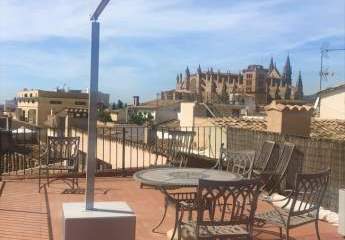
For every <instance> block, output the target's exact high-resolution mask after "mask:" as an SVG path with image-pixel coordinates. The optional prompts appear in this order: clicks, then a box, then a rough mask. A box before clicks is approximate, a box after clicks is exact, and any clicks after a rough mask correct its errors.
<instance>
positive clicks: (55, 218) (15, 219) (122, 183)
mask: <svg viewBox="0 0 345 240" xmlns="http://www.w3.org/2000/svg"><path fill="white" fill-rule="evenodd" d="M37 186H38V183H37V180H18V181H8V182H6V185H5V187H4V190H3V193H2V195H1V196H0V240H5V239H6V240H12V239H16V240H29V239H42V240H43V239H44V240H53V239H54V240H60V239H62V238H61V227H62V226H61V223H62V221H61V217H62V203H63V202H81V201H84V195H83V194H62V192H63V190H64V189H65V188H66V187H67V185H65V184H64V183H63V182H62V181H56V182H54V183H52V184H50V187H47V188H46V191H44V190H42V191H41V193H38V191H37V190H38V188H37ZM80 186H81V187H82V188H83V187H84V186H85V181H84V180H83V179H81V180H80ZM95 187H96V190H95V199H96V201H126V202H127V203H128V204H129V206H131V207H132V208H133V210H134V211H135V213H136V215H137V225H136V239H137V240H151V239H153V240H156V239H157V240H162V239H166V232H167V231H168V230H169V229H170V228H172V226H173V218H174V212H173V209H169V211H168V215H167V218H166V222H165V223H164V224H163V225H162V226H161V229H159V231H160V232H161V233H152V232H151V229H152V228H153V227H154V226H155V224H157V223H158V222H159V220H160V218H161V216H162V212H163V196H162V194H161V193H160V192H159V191H157V190H153V189H140V187H139V184H138V183H137V182H135V181H134V180H132V178H129V177H128V178H97V179H96V186H95ZM259 208H261V209H262V208H265V206H263V205H260V207H259ZM259 210H260V209H259ZM320 232H321V238H322V239H325V240H333V239H334V240H336V239H339V240H341V239H343V238H342V237H341V236H339V235H338V234H337V231H336V227H334V226H332V225H330V224H327V223H325V222H321V224H320ZM291 237H292V238H291V239H298V240H312V239H316V235H315V229H314V225H313V224H309V225H306V226H303V227H300V228H297V229H295V230H292V232H291ZM256 239H258V240H259V239H269V240H273V239H279V234H278V229H275V228H268V229H267V231H266V232H262V231H261V230H260V232H258V231H256Z"/></svg>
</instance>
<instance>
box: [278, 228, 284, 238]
mask: <svg viewBox="0 0 345 240" xmlns="http://www.w3.org/2000/svg"><path fill="white" fill-rule="evenodd" d="M279 236H280V239H283V228H282V227H279Z"/></svg>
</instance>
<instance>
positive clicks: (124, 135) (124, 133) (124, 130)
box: [122, 127, 126, 176]
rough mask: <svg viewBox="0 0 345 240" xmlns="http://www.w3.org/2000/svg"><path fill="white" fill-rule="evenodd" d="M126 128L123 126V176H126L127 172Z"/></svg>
mask: <svg viewBox="0 0 345 240" xmlns="http://www.w3.org/2000/svg"><path fill="white" fill-rule="evenodd" d="M125 144H126V128H125V127H122V176H126V173H125V160H126V159H125V151H126V146H125Z"/></svg>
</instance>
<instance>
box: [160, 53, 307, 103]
mask: <svg viewBox="0 0 345 240" xmlns="http://www.w3.org/2000/svg"><path fill="white" fill-rule="evenodd" d="M244 97H252V98H254V100H255V103H256V104H257V105H264V104H268V103H270V102H271V101H272V100H275V99H282V100H300V99H303V84H302V77H301V72H299V76H298V79H297V81H296V85H295V86H293V84H292V68H291V64H290V57H289V56H288V57H287V59H286V62H285V65H284V68H283V71H282V73H280V72H279V70H278V69H277V67H276V64H275V63H274V61H273V58H271V62H270V64H269V67H268V68H264V67H263V66H261V65H249V66H248V67H247V68H246V69H244V70H242V71H240V72H239V73H231V72H230V71H227V72H220V71H219V70H218V71H214V70H213V69H212V68H211V69H208V70H207V71H202V69H201V67H200V65H199V67H198V68H197V71H196V73H190V71H189V68H188V67H187V68H186V70H185V74H184V76H183V75H182V73H180V74H178V75H177V77H176V89H174V90H170V91H164V92H162V94H161V98H162V99H171V100H190V101H199V102H204V103H221V104H229V103H234V102H235V101H238V100H239V99H241V98H244Z"/></svg>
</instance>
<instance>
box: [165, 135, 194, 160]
mask: <svg viewBox="0 0 345 240" xmlns="http://www.w3.org/2000/svg"><path fill="white" fill-rule="evenodd" d="M168 134H169V141H168V150H167V156H168V160H167V162H168V163H169V164H170V165H172V166H175V167H185V166H186V165H187V160H186V157H187V155H189V154H190V151H191V148H192V144H193V139H194V134H195V133H194V132H193V131H181V130H173V131H168Z"/></svg>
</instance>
